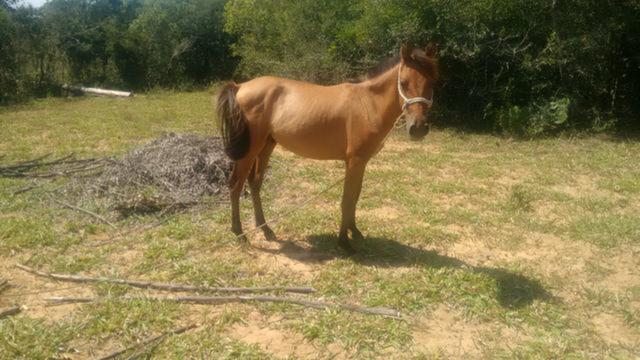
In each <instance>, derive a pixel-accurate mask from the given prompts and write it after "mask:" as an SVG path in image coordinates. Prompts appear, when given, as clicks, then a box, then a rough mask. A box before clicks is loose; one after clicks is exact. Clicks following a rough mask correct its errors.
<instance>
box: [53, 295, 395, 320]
mask: <svg viewBox="0 0 640 360" xmlns="http://www.w3.org/2000/svg"><path fill="white" fill-rule="evenodd" d="M114 299H116V298H114ZM117 299H119V300H125V301H144V300H147V301H148V300H151V301H171V302H179V303H188V304H200V305H215V304H226V303H231V302H240V303H246V302H272V303H287V304H294V305H300V306H305V307H310V308H314V309H336V308H337V309H344V310H349V311H353V312H359V313H363V314H372V315H381V316H386V317H390V318H394V319H402V315H401V314H400V312H399V311H398V310H394V309H389V308H382V307H375V308H369V307H363V306H358V305H351V304H335V303H326V302H322V301H312V300H303V299H296V298H290V297H284V296H251V295H236V296H178V297H168V296H150V297H129V296H125V297H122V298H117ZM101 300H105V299H99V298H74V297H51V298H48V299H46V301H48V302H50V303H51V304H52V305H61V304H69V303H89V302H94V301H101Z"/></svg>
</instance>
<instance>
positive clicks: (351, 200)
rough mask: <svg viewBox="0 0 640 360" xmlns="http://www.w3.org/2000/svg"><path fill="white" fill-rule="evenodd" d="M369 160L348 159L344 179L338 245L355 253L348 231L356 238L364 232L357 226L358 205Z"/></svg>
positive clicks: (360, 236) (350, 252)
mask: <svg viewBox="0 0 640 360" xmlns="http://www.w3.org/2000/svg"><path fill="white" fill-rule="evenodd" d="M366 166H367V162H366V161H364V160H361V159H358V158H352V159H349V160H347V172H346V176H345V180H344V193H343V194H342V224H341V225H340V233H339V235H338V245H340V246H341V247H342V248H344V249H345V250H346V251H347V252H348V253H349V254H353V253H355V251H354V250H353V248H352V247H351V244H349V238H348V234H347V232H348V231H349V230H351V233H352V237H353V238H354V239H357V238H362V233H360V231H359V230H358V229H357V228H356V205H357V203H358V198H359V197H360V190H361V189H362V179H363V177H364V169H365V167H366Z"/></svg>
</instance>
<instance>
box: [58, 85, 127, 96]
mask: <svg viewBox="0 0 640 360" xmlns="http://www.w3.org/2000/svg"><path fill="white" fill-rule="evenodd" d="M62 88H63V89H65V90H71V91H80V92H83V93H89V94H94V95H108V96H118V97H132V96H133V93H132V92H129V91H118V90H107V89H100V88H90V87H84V86H73V85H67V84H64V85H62Z"/></svg>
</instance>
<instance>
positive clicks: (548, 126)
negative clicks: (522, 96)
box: [495, 98, 569, 137]
mask: <svg viewBox="0 0 640 360" xmlns="http://www.w3.org/2000/svg"><path fill="white" fill-rule="evenodd" d="M568 116H569V99H566V98H564V99H559V100H550V101H549V102H548V103H545V104H542V105H535V104H534V105H529V106H526V107H519V106H511V107H507V108H504V109H500V110H498V111H497V114H496V117H495V118H496V126H497V127H498V129H499V130H502V131H504V132H506V133H510V134H515V135H519V136H526V137H534V136H539V135H543V134H548V133H551V132H553V131H556V130H559V129H562V128H563V127H564V126H566V124H567V119H568Z"/></svg>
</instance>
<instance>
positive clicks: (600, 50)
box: [225, 0, 640, 136]
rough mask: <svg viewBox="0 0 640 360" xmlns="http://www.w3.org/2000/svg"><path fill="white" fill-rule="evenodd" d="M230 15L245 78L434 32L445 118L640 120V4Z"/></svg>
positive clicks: (362, 59) (275, 4) (513, 128)
mask: <svg viewBox="0 0 640 360" xmlns="http://www.w3.org/2000/svg"><path fill="white" fill-rule="evenodd" d="M309 13H312V14H314V16H309ZM326 14H329V15H330V16H329V17H328V18H327V16H326ZM225 19H226V29H227V31H229V32H230V33H232V34H233V35H235V36H236V37H237V38H238V40H237V43H236V44H235V45H234V47H233V49H234V52H235V54H236V55H238V56H239V57H241V58H242V61H241V66H240V68H239V69H238V71H239V75H240V76H244V77H252V76H256V75H260V74H277V75H286V76H290V77H294V78H301V79H311V80H320V81H323V82H338V81H343V80H345V78H347V77H352V76H355V75H357V74H361V73H362V72H363V69H366V68H368V67H370V66H371V65H372V64H375V63H377V62H379V61H380V60H382V59H384V58H386V57H389V56H391V55H395V54H396V52H397V49H398V48H399V45H400V44H401V43H403V42H411V43H414V44H416V45H424V44H425V43H426V42H427V41H435V42H437V43H438V44H440V46H441V59H440V64H441V68H442V72H443V79H442V83H441V84H440V85H441V86H440V88H439V89H438V94H437V95H438V96H437V97H438V99H437V100H438V101H437V102H438V105H439V111H438V117H439V119H440V121H441V122H446V124H447V125H456V124H457V125H463V126H467V127H473V128H478V129H487V130H490V129H498V130H501V131H504V132H511V133H515V134H518V135H521V136H540V135H545V134H549V133H552V132H554V131H556V130H559V129H566V128H577V129H594V130H599V131H601V130H608V129H610V128H611V127H613V126H614V125H618V126H619V127H620V126H622V125H633V124H635V125H638V121H637V118H638V117H637V114H638V113H639V112H640V101H639V100H638V99H639V98H640V96H638V95H639V94H640V87H639V85H638V84H637V81H634V80H632V79H637V78H638V77H639V76H640V73H639V71H640V58H639V57H638V56H637V50H632V49H637V48H639V47H640V36H639V35H637V34H639V33H640V20H638V19H640V5H639V3H638V2H616V3H600V2H593V1H587V0H572V1H566V2H552V3H549V4H544V3H540V2H539V1H533V0H516V1H508V2H507V1H503V0H485V1H453V0H429V1H419V0H410V1H402V2H400V1H390V0H360V1H347V2H335V1H322V2H311V1H300V2H295V3H291V2H285V1H276V0H272V1H263V2H257V1H251V0H231V1H229V3H228V4H227V6H226V12H225ZM327 19H330V20H327ZM326 25H331V26H330V27H327V26H326ZM568 103H571V109H569V106H568ZM546 116H549V118H545V117H546Z"/></svg>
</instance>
